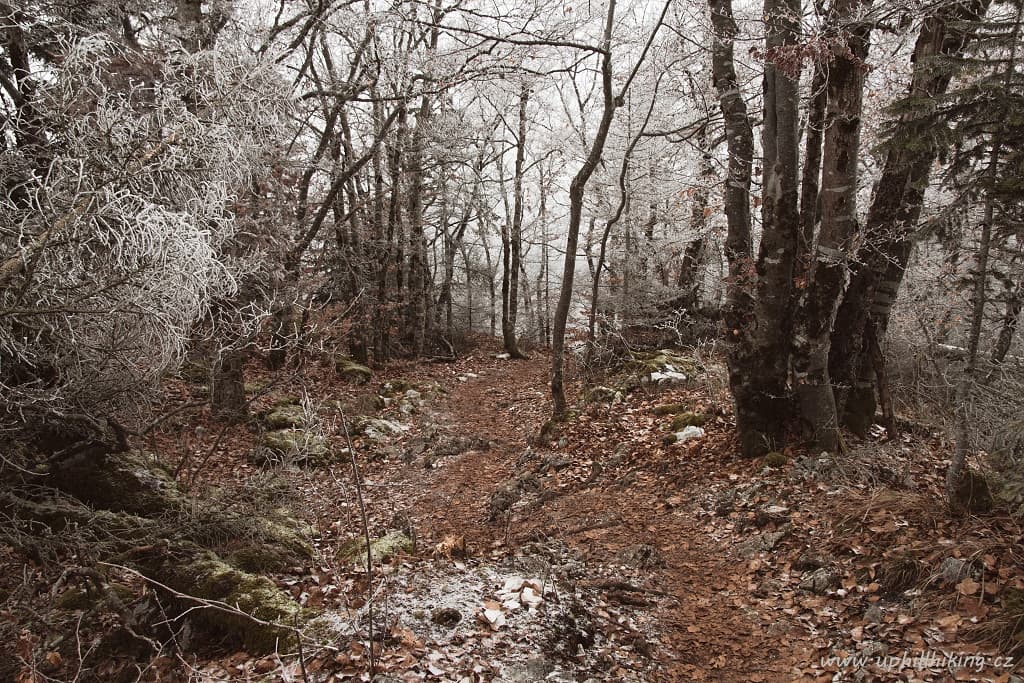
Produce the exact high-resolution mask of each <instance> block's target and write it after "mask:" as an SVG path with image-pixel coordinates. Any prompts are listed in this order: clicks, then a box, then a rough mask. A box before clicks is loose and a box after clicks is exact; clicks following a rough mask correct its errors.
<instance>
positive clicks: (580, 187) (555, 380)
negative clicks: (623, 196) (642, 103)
mask: <svg viewBox="0 0 1024 683" xmlns="http://www.w3.org/2000/svg"><path fill="white" fill-rule="evenodd" d="M615 2H616V0H608V11H607V16H606V20H605V26H604V35H603V37H602V39H601V47H602V49H603V50H604V53H603V54H602V55H601V89H602V93H603V96H604V107H603V110H602V113H601V122H600V123H599V124H598V127H597V133H596V134H595V135H594V141H593V142H592V143H591V145H590V151H589V153H588V154H587V158H586V160H585V161H584V162H583V165H582V166H581V167H580V169H579V170H578V171H577V172H576V175H575V176H573V179H572V182H571V183H569V227H568V231H567V234H566V238H565V262H564V264H563V267H562V287H561V290H560V292H559V295H558V304H557V305H556V306H555V320H554V325H553V326H552V331H551V397H552V399H553V410H552V419H553V420H555V421H561V420H564V419H565V418H566V415H567V414H568V406H567V405H566V400H565V384H564V383H565V379H564V371H565V370H564V366H565V326H566V323H567V322H568V320H569V306H570V304H571V302H572V286H573V279H574V277H575V275H576V252H577V250H578V247H579V235H580V222H581V221H582V219H583V196H584V194H585V193H586V189H587V181H588V180H590V176H591V175H593V173H594V169H596V168H597V164H598V161H600V159H601V152H602V151H604V143H605V141H606V140H607V139H608V131H609V130H610V129H611V125H612V119H613V118H614V116H615V109H616V107H617V106H618V103H617V102H616V99H615V94H614V92H613V90H612V56H611V51H612V27H613V25H614V20H615Z"/></svg>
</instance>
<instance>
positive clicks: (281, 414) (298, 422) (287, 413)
mask: <svg viewBox="0 0 1024 683" xmlns="http://www.w3.org/2000/svg"><path fill="white" fill-rule="evenodd" d="M263 422H264V424H266V425H267V427H268V428H269V429H298V428H300V427H304V426H305V425H306V411H305V410H304V409H303V408H302V406H300V405H295V404H294V403H289V404H286V405H283V406H278V407H277V408H275V409H274V410H272V411H270V412H269V413H267V416H266V417H265V418H263Z"/></svg>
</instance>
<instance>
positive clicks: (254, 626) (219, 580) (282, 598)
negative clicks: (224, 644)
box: [172, 553, 307, 654]
mask: <svg viewBox="0 0 1024 683" xmlns="http://www.w3.org/2000/svg"><path fill="white" fill-rule="evenodd" d="M175 583H176V584H177V585H174V586H172V587H174V588H176V589H178V590H180V591H182V592H183V593H187V594H190V595H194V596H195V597H198V598H205V599H207V600H217V601H219V602H223V603H225V604H227V605H230V606H232V607H235V608H237V609H238V610H240V611H242V612H244V613H246V614H248V615H250V616H252V617H255V618H256V619H259V620H261V621H263V622H268V623H263V624H261V623H257V622H256V621H253V620H252V619H247V618H246V617H244V616H242V615H239V614H234V613H231V612H228V611H222V610H216V609H203V610H198V611H197V612H196V614H197V620H198V621H199V623H200V624H202V625H204V626H206V627H208V628H215V629H216V630H217V631H218V632H221V633H231V634H233V635H234V636H235V638H236V639H237V640H238V641H239V642H240V644H241V645H242V646H243V647H245V649H246V650H248V651H249V652H252V653H254V654H255V653H264V652H273V651H274V649H275V647H276V648H278V649H287V648H290V647H292V646H293V645H294V644H295V638H296V634H295V632H294V631H292V630H291V629H290V628H286V627H287V626H291V625H293V624H295V623H296V622H297V621H298V622H299V624H300V625H301V623H302V621H304V620H305V617H306V616H307V615H306V614H305V611H304V610H303V609H302V608H301V607H300V606H299V605H298V604H297V603H296V602H295V601H293V600H292V599H291V598H290V597H289V596H288V595H287V594H286V593H284V592H282V591H281V590H279V589H278V588H277V586H275V585H274V582H273V581H271V580H270V579H268V578H266V577H263V576H256V575H254V574H249V573H248V572H244V571H240V570H238V569H235V568H234V567H232V566H231V565H229V564H227V563H226V562H224V561H222V560H220V559H219V558H218V557H217V556H216V555H213V554H212V553H203V554H201V555H200V556H199V557H197V558H196V559H194V560H193V561H192V562H190V563H189V564H187V565H186V566H184V567H182V568H181V570H180V572H178V575H177V577H176V581H175Z"/></svg>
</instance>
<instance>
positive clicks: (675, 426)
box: [672, 412, 708, 432]
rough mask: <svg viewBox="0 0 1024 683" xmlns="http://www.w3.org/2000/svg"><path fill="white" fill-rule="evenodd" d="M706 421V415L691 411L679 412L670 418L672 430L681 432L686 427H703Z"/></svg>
mask: <svg viewBox="0 0 1024 683" xmlns="http://www.w3.org/2000/svg"><path fill="white" fill-rule="evenodd" d="M707 421H708V417H707V415H702V414H700V413H691V412H685V413H679V414H678V415H676V416H675V417H674V418H672V431H673V432H681V431H683V430H684V429H686V428H687V427H703V426H704V425H705V424H707Z"/></svg>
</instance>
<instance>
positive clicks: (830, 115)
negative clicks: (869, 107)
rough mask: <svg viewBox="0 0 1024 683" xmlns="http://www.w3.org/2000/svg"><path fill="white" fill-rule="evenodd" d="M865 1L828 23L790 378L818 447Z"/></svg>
mask: <svg viewBox="0 0 1024 683" xmlns="http://www.w3.org/2000/svg"><path fill="white" fill-rule="evenodd" d="M868 6H870V0H838V2H836V3H835V4H834V5H833V8H832V12H833V13H834V14H833V17H830V18H829V23H830V24H832V25H833V26H835V27H836V29H837V30H838V31H840V32H841V34H843V35H845V36H846V40H845V42H844V44H842V45H841V46H837V47H835V48H833V50H834V52H835V54H834V58H833V59H832V61H831V62H830V64H829V69H828V77H827V80H826V92H827V102H828V104H827V109H826V116H825V149H824V167H823V173H822V183H821V197H822V202H821V206H822V213H821V231H820V233H819V235H818V244H817V247H816V249H815V251H814V258H813V261H812V262H811V264H810V272H809V274H808V282H807V286H806V288H805V290H804V294H803V296H802V297H801V299H800V303H799V306H798V309H797V313H796V316H795V320H794V323H795V324H794V330H793V385H794V392H795V394H796V397H797V399H798V403H799V408H800V413H801V415H802V417H803V419H804V420H805V422H806V423H807V424H808V425H809V426H810V428H811V431H812V434H813V439H814V442H815V445H816V447H817V448H819V449H822V450H826V451H835V450H836V448H837V446H838V445H839V419H838V416H837V413H836V402H835V396H834V394H833V393H832V384H831V382H830V379H829V374H828V352H829V343H830V335H831V332H832V326H833V324H834V322H835V318H836V312H837V310H838V307H839V302H840V298H841V297H842V294H843V290H844V289H845V287H846V283H847V278H848V273H849V257H850V249H851V246H852V239H853V236H854V235H855V234H856V232H857V180H858V173H857V159H858V155H859V150H860V116H861V109H862V102H863V91H864V76H865V74H866V70H865V69H864V60H865V59H866V58H867V53H868V44H869V43H868V40H869V35H870V31H871V28H870V26H869V25H867V24H863V23H861V24H860V25H858V26H857V27H855V28H853V29H852V30H851V29H849V28H848V24H849V23H850V22H851V21H855V20H856V19H857V17H858V16H859V12H860V11H862V10H864V9H867V7H868Z"/></svg>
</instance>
